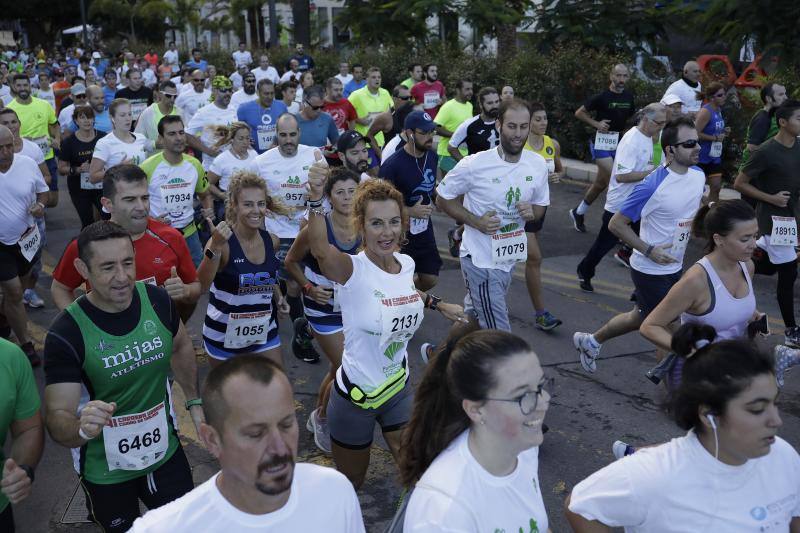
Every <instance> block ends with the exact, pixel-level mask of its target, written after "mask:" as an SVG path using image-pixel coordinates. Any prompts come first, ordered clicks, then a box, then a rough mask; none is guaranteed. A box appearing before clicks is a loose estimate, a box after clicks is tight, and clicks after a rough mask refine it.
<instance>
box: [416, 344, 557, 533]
mask: <svg viewBox="0 0 800 533" xmlns="http://www.w3.org/2000/svg"><path fill="white" fill-rule="evenodd" d="M546 381H547V380H546V379H545V376H544V372H543V371H542V367H541V365H540V364H539V358H538V357H537V356H536V354H535V353H534V352H533V350H531V348H530V346H529V345H528V344H527V343H526V342H525V341H524V340H522V339H520V338H519V337H517V336H515V335H513V334H511V333H507V332H504V331H499V330H480V331H475V332H472V333H470V334H468V335H466V336H464V337H454V338H451V340H450V341H449V342H448V343H447V345H446V346H445V347H444V349H443V350H442V351H441V352H439V353H438V354H437V355H436V356H435V357H433V359H432V360H431V363H430V364H428V366H427V367H426V369H425V375H424V376H423V378H422V382H421V383H420V385H419V388H418V389H417V393H416V398H415V400H414V409H413V413H412V416H411V422H410V423H409V425H408V428H407V429H406V432H405V435H404V438H403V447H402V453H401V459H400V477H401V481H402V483H403V485H404V486H405V487H406V488H407V489H408V490H413V492H412V493H411V496H410V499H409V502H408V508H407V509H406V512H405V523H404V527H403V531H404V532H406V533H413V532H433V531H508V532H512V531H525V532H541V533H544V532H545V531H549V529H548V519H547V513H546V511H545V508H544V501H543V500H542V490H541V485H540V484H539V446H540V445H541V443H542V439H543V435H542V424H543V421H544V417H545V413H546V412H547V408H548V406H549V404H550V395H549V394H548V392H547V391H546V390H545V384H546Z"/></svg>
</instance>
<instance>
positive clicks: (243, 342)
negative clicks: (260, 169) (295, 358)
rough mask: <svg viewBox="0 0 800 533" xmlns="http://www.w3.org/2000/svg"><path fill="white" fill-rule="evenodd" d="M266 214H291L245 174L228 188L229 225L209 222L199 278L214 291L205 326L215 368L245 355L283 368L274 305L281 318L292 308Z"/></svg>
mask: <svg viewBox="0 0 800 533" xmlns="http://www.w3.org/2000/svg"><path fill="white" fill-rule="evenodd" d="M267 211H270V212H272V213H276V214H286V213H288V210H286V209H285V208H283V207H282V206H279V205H278V204H276V203H275V200H273V199H272V197H271V196H269V195H268V194H267V186H266V184H265V183H264V180H262V179H261V178H260V177H258V175H257V174H252V173H241V174H238V175H236V176H235V177H234V178H233V179H232V180H231V182H230V184H229V187H228V205H227V212H226V217H225V218H226V220H224V221H222V222H220V223H219V224H217V225H216V226H214V224H213V222H212V221H211V220H208V221H207V222H208V225H209V228H210V229H211V238H210V239H209V240H208V243H207V244H206V249H205V255H204V257H203V261H202V262H201V263H200V267H199V268H198V269H197V277H198V278H199V279H200V284H201V287H202V292H203V293H205V292H206V291H209V287H210V289H211V290H210V292H209V298H208V308H207V310H206V318H205V322H204V323H203V344H204V345H205V350H206V353H207V354H208V356H209V361H210V363H211V366H216V365H218V364H219V363H221V362H222V361H224V360H226V359H229V358H230V357H233V356H236V355H239V354H243V353H248V354H258V355H264V356H266V357H268V358H269V359H271V360H272V361H274V362H275V363H277V364H279V365H281V366H283V359H282V357H281V340H280V337H278V323H277V320H276V316H275V315H276V309H275V308H274V307H273V300H274V302H275V306H276V307H277V311H278V313H280V314H281V315H283V314H284V312H288V309H289V306H288V304H287V303H286V300H285V299H284V298H283V295H282V294H281V292H280V289H279V288H278V278H277V271H278V264H279V262H278V258H277V257H275V249H276V248H277V246H278V238H277V237H276V236H275V235H270V234H269V233H268V232H267V231H266V230H264V229H262V228H263V227H264V217H265V216H266V213H267Z"/></svg>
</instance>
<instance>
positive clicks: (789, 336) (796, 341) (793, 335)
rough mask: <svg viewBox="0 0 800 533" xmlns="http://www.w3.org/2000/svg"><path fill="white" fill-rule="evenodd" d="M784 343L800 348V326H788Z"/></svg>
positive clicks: (784, 334)
mask: <svg viewBox="0 0 800 533" xmlns="http://www.w3.org/2000/svg"><path fill="white" fill-rule="evenodd" d="M783 339H784V340H783V343H784V344H786V345H787V346H791V347H792V348H800V327H799V326H795V327H793V328H786V331H784V332H783Z"/></svg>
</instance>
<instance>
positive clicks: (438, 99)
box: [411, 64, 447, 118]
mask: <svg viewBox="0 0 800 533" xmlns="http://www.w3.org/2000/svg"><path fill="white" fill-rule="evenodd" d="M422 70H423V72H424V73H425V78H423V80H422V81H420V82H419V83H417V84H416V85H414V86H413V87H412V88H411V96H413V97H414V100H415V101H416V103H417V109H422V110H423V111H427V112H428V114H429V115H430V116H431V118H436V113H438V112H439V108H440V107H441V105H442V104H443V103H444V100H445V98H447V93H445V90H444V84H443V83H442V82H441V81H439V67H438V66H436V65H433V64H430V65H425V68H424V69H422Z"/></svg>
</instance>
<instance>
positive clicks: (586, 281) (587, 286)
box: [577, 268, 594, 292]
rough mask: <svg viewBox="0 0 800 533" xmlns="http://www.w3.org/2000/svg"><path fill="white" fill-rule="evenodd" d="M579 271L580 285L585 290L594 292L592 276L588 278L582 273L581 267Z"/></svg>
mask: <svg viewBox="0 0 800 533" xmlns="http://www.w3.org/2000/svg"><path fill="white" fill-rule="evenodd" d="M577 272H578V285H579V286H580V288H581V290H582V291H583V292H594V287H592V278H587V277H586V276H584V275H583V274H581V269H580V268H579V269H578V270H577Z"/></svg>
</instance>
